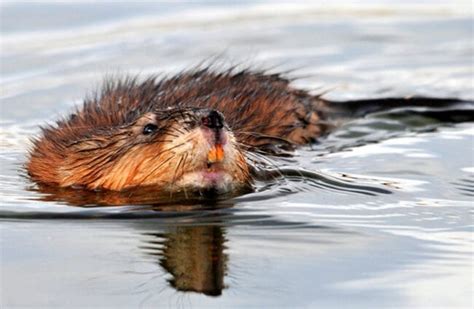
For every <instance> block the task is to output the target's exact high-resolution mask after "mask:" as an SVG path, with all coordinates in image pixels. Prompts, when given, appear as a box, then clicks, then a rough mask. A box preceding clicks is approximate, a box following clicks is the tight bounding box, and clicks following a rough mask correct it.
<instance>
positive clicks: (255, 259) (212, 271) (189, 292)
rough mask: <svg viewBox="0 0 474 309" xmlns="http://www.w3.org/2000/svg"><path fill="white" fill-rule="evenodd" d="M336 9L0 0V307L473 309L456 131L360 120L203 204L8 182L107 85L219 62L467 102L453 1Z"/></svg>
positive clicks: (328, 87)
mask: <svg viewBox="0 0 474 309" xmlns="http://www.w3.org/2000/svg"><path fill="white" fill-rule="evenodd" d="M347 3H348V2H345V1H336V2H331V4H330V5H329V4H326V3H322V4H304V3H292V4H290V3H272V4H268V3H265V2H257V3H253V4H252V3H248V2H243V3H241V4H232V5H228V4H224V3H220V2H205V3H193V4H190V3H182V4H179V5H173V4H171V3H159V4H149V3H145V2H140V3H138V4H131V3H122V4H110V3H109V4H107V5H105V4H94V3H84V4H82V3H79V2H72V3H57V4H54V3H48V4H32V3H21V2H4V3H2V4H1V5H0V8H1V16H0V17H1V30H2V40H1V51H2V54H1V76H0V77H1V93H0V96H1V109H0V116H1V122H0V137H1V139H0V143H1V149H0V169H1V170H0V171H1V172H0V194H1V208H0V216H1V220H2V224H1V239H0V240H1V274H0V275H1V294H0V299H1V301H0V302H1V306H2V308H3V307H5V308H9V307H15V306H27V307H53V306H57V307H128V308H129V307H139V306H143V307H225V308H227V307H248V306H252V307H258V308H270V307H288V308H294V307H308V308H314V307H322V308H326V307H349V308H358V307H360V308H369V307H371V308H380V307H440V308H448V307H465V308H470V307H472V305H473V303H472V302H473V301H472V289H473V282H472V275H473V273H472V270H473V262H472V254H473V250H472V248H473V243H472V239H473V234H472V209H473V197H474V164H473V160H474V155H473V149H474V148H473V146H474V139H473V136H474V126H473V124H472V123H458V124H455V123H446V122H444V123H441V122H439V121H438V120H436V119H435V118H434V117H433V116H432V115H429V114H423V113H421V114H419V113H418V114H416V113H401V114H379V115H372V116H370V117H366V118H363V119H358V120H355V121H352V122H350V123H348V124H346V125H344V126H343V127H342V128H340V129H339V130H337V131H336V132H334V133H333V134H332V135H330V136H328V137H327V138H324V139H321V140H320V141H319V143H316V144H314V145H311V146H307V147H303V148H301V149H298V150H297V151H296V152H295V155H294V157H292V158H287V159H284V160H283V159H280V161H278V162H277V164H278V166H279V167H280V168H281V170H283V174H284V175H283V176H284V177H280V178H277V179H276V180H273V181H260V182H258V183H257V185H256V192H254V193H250V194H246V195H243V196H239V197H237V198H231V199H223V200H220V201H212V200H201V201H198V202H195V203H179V202H174V203H168V202H165V203H162V204H160V205H155V206H147V205H132V204H135V203H134V201H130V203H131V204H130V205H129V206H121V207H100V206H99V205H98V204H100V203H99V202H100V201H98V200H94V199H92V200H91V199H90V197H89V196H87V194H82V193H80V194H72V195H71V194H69V193H67V194H59V195H58V193H57V192H46V191H44V190H40V191H38V187H37V186H36V185H35V184H34V183H31V182H30V181H29V180H28V178H27V177H25V176H24V171H23V169H22V164H23V163H24V160H25V155H26V151H27V149H28V147H29V145H30V143H29V141H28V138H29V137H30V136H32V135H34V134H36V133H38V125H39V124H43V123H45V122H46V121H51V120H54V119H55V118H57V117H58V116H59V115H62V114H64V113H66V112H67V111H69V110H70V109H71V107H72V106H73V105H74V104H77V103H78V102H80V99H81V97H83V95H84V94H85V93H86V92H87V91H88V90H91V89H94V88H95V87H96V86H97V84H98V83H99V82H100V80H101V79H102V76H103V75H104V74H105V73H114V74H116V73H124V72H132V73H142V74H147V73H155V72H168V73H173V72H177V71H178V70H181V69H183V68H186V67H188V66H190V65H194V64H196V63H198V62H199V61H201V60H202V59H206V58H209V57H213V56H216V55H223V56H221V57H222V58H225V59H226V61H227V62H228V63H243V64H245V65H251V66H257V67H263V68H271V69H270V70H274V71H278V70H283V71H284V70H287V69H294V68H297V70H296V71H295V72H294V73H291V74H293V75H294V76H297V77H300V78H299V79H297V80H296V81H295V83H294V85H295V86H296V87H303V88H306V89H310V90H312V91H313V92H314V93H318V92H324V91H329V93H328V94H327V95H326V96H327V97H330V98H335V99H345V98H361V97H376V96H405V95H413V94H418V95H431V96H440V97H447V96H455V97H460V98H466V99H472V98H473V97H474V93H473V92H474V91H473V80H472V76H473V61H472V55H473V49H474V48H473V47H474V46H473V41H472V37H473V27H472V15H471V13H472V5H471V3H470V2H469V1H454V2H447V1H446V2H443V1H433V2H431V3H428V2H424V1H419V2H416V3H413V2H408V1H402V2H399V3H398V4H397V5H394V4H391V3H390V2H388V1H384V2H378V3H377V4H375V2H370V1H365V2H364V3H363V4H354V3H352V4H351V3H349V5H348V4H347ZM78 201H79V204H87V205H88V206H89V207H75V206H71V204H78Z"/></svg>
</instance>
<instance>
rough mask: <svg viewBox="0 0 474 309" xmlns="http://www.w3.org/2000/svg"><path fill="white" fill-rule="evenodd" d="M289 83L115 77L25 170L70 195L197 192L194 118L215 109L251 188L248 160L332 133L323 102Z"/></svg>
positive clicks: (261, 77) (212, 76)
mask: <svg viewBox="0 0 474 309" xmlns="http://www.w3.org/2000/svg"><path fill="white" fill-rule="evenodd" d="M289 83H290V80H288V79H285V78H283V77H281V76H280V75H278V74H265V72H252V71H248V70H243V71H235V70H227V71H223V72H217V71H214V70H212V69H209V68H206V69H198V70H193V71H188V72H183V73H181V74H178V75H176V76H174V77H171V78H161V79H160V78H158V77H149V78H147V79H145V80H143V81H140V80H139V79H138V78H136V77H127V78H122V79H109V80H107V81H105V82H104V85H103V88H102V90H100V91H99V92H97V93H96V94H95V95H93V96H91V97H89V98H86V99H85V101H84V103H83V105H82V107H80V108H78V109H77V110H76V111H75V112H74V113H72V114H71V115H70V116H68V117H67V118H65V119H62V120H59V121H57V122H56V124H54V125H50V126H46V127H43V128H42V134H41V136H40V137H39V138H37V139H35V140H34V141H33V148H32V149H31V151H30V156H29V161H28V163H27V166H26V167H27V170H28V172H29V174H30V176H31V177H32V178H33V179H34V180H36V181H39V182H41V183H46V184H52V185H58V186H61V187H74V186H80V187H84V188H87V189H108V190H116V191H120V190H123V189H128V188H132V187H139V186H153V185H154V186H157V187H159V188H164V189H166V190H174V189H175V187H176V186H178V187H180V186H182V187H183V188H186V187H187V186H191V187H192V186H193V185H194V184H193V183H188V182H186V180H185V179H186V177H184V175H185V174H186V175H189V172H192V171H193V170H195V169H196V168H201V165H202V164H204V162H202V163H201V162H197V161H196V160H194V161H193V158H194V159H195V158H196V153H197V152H199V151H201V152H202V151H203V147H205V146H203V145H204V144H203V142H202V138H201V139H200V137H199V136H198V135H199V133H198V131H196V128H195V124H194V126H193V124H192V122H193V121H195V119H194V118H195V117H194V116H193V115H194V114H195V113H198V112H199V111H200V110H202V109H209V110H210V109H214V110H217V111H220V112H221V113H222V114H223V115H224V117H225V121H226V123H227V131H228V134H229V138H230V141H229V146H228V147H229V149H228V152H229V153H230V154H231V155H230V156H229V159H231V160H233V161H232V162H227V163H228V165H226V166H227V168H229V169H230V171H229V172H230V173H229V175H231V176H232V177H233V179H231V180H229V181H230V183H231V184H232V183H233V184H234V185H235V187H241V186H249V185H250V183H251V176H250V167H249V165H248V164H249V159H250V160H251V158H252V157H255V156H258V155H257V154H258V153H270V152H277V151H278V149H279V148H280V147H281V148H291V147H292V146H293V145H298V144H304V143H307V142H310V141H311V140H313V139H314V138H316V137H318V136H319V135H321V134H322V133H324V132H325V130H326V129H327V125H326V124H325V122H324V121H322V118H323V116H324V115H323V111H324V108H325V107H324V101H323V100H322V99H320V98H319V97H316V96H311V95H309V94H308V93H307V92H305V91H302V90H296V89H293V88H292V87H290V85H289ZM193 117H194V118H193ZM150 121H151V122H155V123H156V124H157V125H158V127H159V129H158V131H157V132H158V133H157V134H156V135H155V136H154V137H153V138H149V137H144V136H142V134H141V132H142V129H143V126H144V125H145V124H146V123H149V122H150ZM204 150H205V149H204ZM187 173H188V174H187ZM190 181H191V182H192V181H193V180H190ZM194 181H196V180H194ZM226 189H227V190H233V189H235V188H233V187H229V188H226Z"/></svg>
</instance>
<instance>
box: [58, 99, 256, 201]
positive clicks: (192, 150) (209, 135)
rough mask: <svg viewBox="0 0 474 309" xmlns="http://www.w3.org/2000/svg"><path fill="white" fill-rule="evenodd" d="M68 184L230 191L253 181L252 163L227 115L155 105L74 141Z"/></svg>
mask: <svg viewBox="0 0 474 309" xmlns="http://www.w3.org/2000/svg"><path fill="white" fill-rule="evenodd" d="M68 151H69V154H68V156H67V157H66V160H65V161H66V162H65V164H64V165H63V166H62V167H61V174H62V176H63V179H64V183H63V185H65V186H73V185H82V186H85V187H87V188H89V189H110V190H123V189H128V188H137V187H138V188H139V187H145V186H156V187H157V189H159V190H163V191H171V192H175V191H184V192H185V193H186V192H189V191H194V192H203V191H207V190H211V191H215V192H218V193H225V192H229V191H234V190H237V189H241V188H245V187H249V186H250V178H251V177H250V175H249V167H248V165H247V163H246V159H245V156H244V154H243V152H242V150H241V149H240V147H239V146H238V144H237V141H236V139H235V137H234V134H233V133H232V131H231V130H230V128H229V127H228V125H227V124H226V123H225V120H224V117H223V115H222V114H221V113H220V112H218V111H216V110H211V109H202V108H184V109H183V108H179V109H166V110H155V111H151V112H147V113H145V114H142V115H140V116H138V117H136V118H135V120H134V121H132V122H131V123H130V124H127V125H125V126H122V127H118V128H114V129H113V130H104V131H99V132H97V133H94V135H93V136H90V137H88V138H85V139H82V140H80V141H77V142H74V143H72V144H71V145H70V146H69V147H68Z"/></svg>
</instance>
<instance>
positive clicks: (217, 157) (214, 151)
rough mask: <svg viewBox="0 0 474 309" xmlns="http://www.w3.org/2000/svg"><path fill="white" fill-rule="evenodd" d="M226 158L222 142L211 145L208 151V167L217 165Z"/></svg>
mask: <svg viewBox="0 0 474 309" xmlns="http://www.w3.org/2000/svg"><path fill="white" fill-rule="evenodd" d="M223 160H224V148H223V147H222V144H220V143H218V144H215V145H213V146H212V147H211V149H210V150H209V152H208V153H207V168H208V169H209V168H211V167H212V166H215V165H216V163H220V162H222V161H223Z"/></svg>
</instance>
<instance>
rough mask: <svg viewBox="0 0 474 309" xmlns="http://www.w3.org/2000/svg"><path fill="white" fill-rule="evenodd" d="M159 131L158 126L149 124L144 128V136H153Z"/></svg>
mask: <svg viewBox="0 0 474 309" xmlns="http://www.w3.org/2000/svg"><path fill="white" fill-rule="evenodd" d="M157 129H158V126H157V125H156V124H153V123H149V124H147V125H146V126H145V127H144V128H143V134H145V135H148V134H151V133H153V132H155V131H156V130H157Z"/></svg>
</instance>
